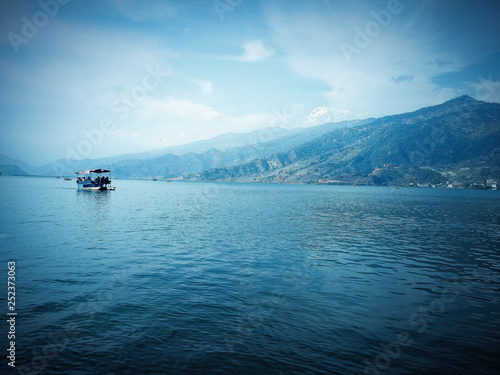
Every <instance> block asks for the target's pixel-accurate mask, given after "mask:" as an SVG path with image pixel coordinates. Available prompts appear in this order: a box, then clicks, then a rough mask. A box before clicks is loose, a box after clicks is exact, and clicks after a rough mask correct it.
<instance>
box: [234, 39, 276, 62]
mask: <svg viewBox="0 0 500 375" xmlns="http://www.w3.org/2000/svg"><path fill="white" fill-rule="evenodd" d="M243 48H244V50H245V52H244V53H243V55H241V56H239V57H237V58H236V60H239V61H249V62H253V61H260V60H264V59H267V58H268V57H271V56H272V55H274V50H272V49H268V48H266V47H264V44H262V42H261V41H260V40H254V41H251V42H248V43H245V45H244V46H243Z"/></svg>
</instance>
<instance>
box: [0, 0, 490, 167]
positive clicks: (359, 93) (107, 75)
mask: <svg viewBox="0 0 500 375" xmlns="http://www.w3.org/2000/svg"><path fill="white" fill-rule="evenodd" d="M499 18H500V2H499V1H486V0H484V1H461V0H449V1H447V0H442V1H425V0H424V1H416V0H414V1H411V0H406V1H405V0H401V1H397V0H389V1H357V0H350V1H337V0H308V1H293V0H291V1H288V0H266V1H258V0H254V1H250V0H220V1H219V0H216V1H214V0H207V1H204V0H192V1H190V0H184V1H173V0H172V1H168V0H166V1H153V0H146V1H133V0H101V1H97V0H90V1H83V0H72V1H70V0H41V1H26V0H4V1H2V2H1V4H0V22H1V23H0V36H1V39H0V98H1V100H0V126H1V132H0V154H6V155H8V156H10V157H14V158H19V159H22V160H25V161H28V162H30V163H34V164H41V163H46V162H50V161H53V160H56V159H59V158H64V157H73V158H98V157H104V156H109V155H116V154H123V153H130V152H141V151H147V150H152V149H159V148H163V147H168V146H172V145H178V144H184V143H188V142H192V141H195V140H200V139H208V138H211V137H213V136H216V135H218V134H222V133H228V132H248V131H252V130H256V129H261V128H267V127H270V126H283V127H287V128H293V127H298V126H313V125H317V124H319V123H321V122H322V121H326V120H338V119H342V118H362V117H366V116H376V117H378V116H383V115H389V114H396V113H401V112H406V111H412V110H416V109H418V108H421V107H424V106H428V105H435V104H439V103H441V102H443V101H446V100H448V99H451V98H453V97H456V96H459V95H463V94H468V95H471V96H474V97H475V98H476V99H480V100H485V101H490V102H500V26H499V22H498V19H499Z"/></svg>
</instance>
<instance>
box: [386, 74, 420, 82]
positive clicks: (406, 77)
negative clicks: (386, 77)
mask: <svg viewBox="0 0 500 375" xmlns="http://www.w3.org/2000/svg"><path fill="white" fill-rule="evenodd" d="M413 78H415V76H414V75H413V74H402V75H400V76H397V77H392V78H391V82H394V83H401V82H409V81H411V80H413Z"/></svg>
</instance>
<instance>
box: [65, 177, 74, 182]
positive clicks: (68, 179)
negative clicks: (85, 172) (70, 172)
mask: <svg viewBox="0 0 500 375" xmlns="http://www.w3.org/2000/svg"><path fill="white" fill-rule="evenodd" d="M64 181H72V179H71V178H69V177H64Z"/></svg>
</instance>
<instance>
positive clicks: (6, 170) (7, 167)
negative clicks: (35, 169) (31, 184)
mask: <svg viewBox="0 0 500 375" xmlns="http://www.w3.org/2000/svg"><path fill="white" fill-rule="evenodd" d="M0 174H1V175H2V176H27V175H28V173H26V172H25V171H23V170H22V169H21V168H19V167H18V166H17V165H13V164H0Z"/></svg>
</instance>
